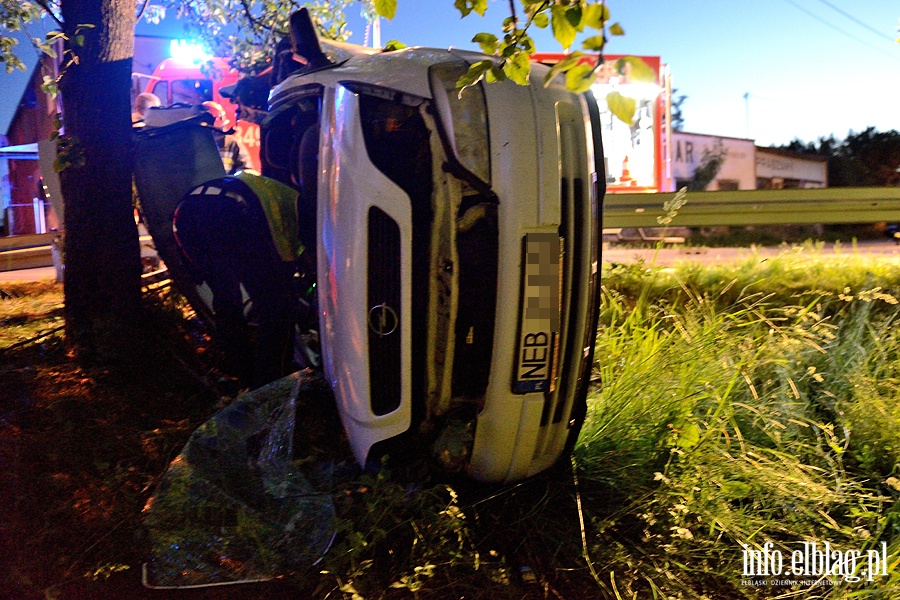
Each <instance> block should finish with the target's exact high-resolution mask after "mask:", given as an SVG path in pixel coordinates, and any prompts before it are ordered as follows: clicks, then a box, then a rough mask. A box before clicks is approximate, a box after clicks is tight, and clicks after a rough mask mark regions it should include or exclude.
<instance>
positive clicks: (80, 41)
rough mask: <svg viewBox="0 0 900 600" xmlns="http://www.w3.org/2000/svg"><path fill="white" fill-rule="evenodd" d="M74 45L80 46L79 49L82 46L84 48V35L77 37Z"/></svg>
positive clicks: (73, 41)
mask: <svg viewBox="0 0 900 600" xmlns="http://www.w3.org/2000/svg"><path fill="white" fill-rule="evenodd" d="M72 43H73V44H75V45H76V46H79V47H80V46H84V36H83V35H76V36H75V39H74V40H72Z"/></svg>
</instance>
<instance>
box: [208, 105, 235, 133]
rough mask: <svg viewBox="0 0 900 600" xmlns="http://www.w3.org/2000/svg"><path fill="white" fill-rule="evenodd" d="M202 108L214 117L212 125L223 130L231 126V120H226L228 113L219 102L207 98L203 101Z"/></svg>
mask: <svg viewBox="0 0 900 600" xmlns="http://www.w3.org/2000/svg"><path fill="white" fill-rule="evenodd" d="M203 108H205V109H206V110H207V111H208V112H209V114H211V115H212V116H213V117H215V119H216V121H215V123H214V125H215V127H216V129H221V130H222V131H225V130H227V129H230V128H231V121H229V120H228V115H226V114H225V109H224V108H222V105H221V104H219V103H218V102H213V101H212V100H209V101H207V102H204V103H203Z"/></svg>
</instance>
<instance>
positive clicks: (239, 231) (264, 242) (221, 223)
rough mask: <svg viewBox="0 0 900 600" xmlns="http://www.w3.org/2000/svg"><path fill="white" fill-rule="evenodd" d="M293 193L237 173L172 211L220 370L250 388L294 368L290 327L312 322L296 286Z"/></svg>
mask: <svg viewBox="0 0 900 600" xmlns="http://www.w3.org/2000/svg"><path fill="white" fill-rule="evenodd" d="M297 195H298V192H297V190H295V189H294V188H291V187H289V186H286V185H284V184H281V183H279V182H277V181H275V180H273V179H269V178H266V177H261V176H258V175H253V174H249V173H241V174H238V175H237V176H231V177H224V178H221V179H214V180H212V181H208V182H206V183H204V184H202V185H200V186H197V187H196V188H194V189H193V190H191V191H190V192H188V194H187V195H185V197H184V199H183V200H182V201H181V203H180V204H179V206H178V208H177V210H176V211H175V217H174V229H175V237H176V240H177V242H178V245H179V247H180V248H181V251H182V253H183V254H184V256H185V257H186V258H187V260H188V261H189V263H190V264H191V265H192V266H193V268H194V270H195V273H196V277H197V278H198V279H200V280H202V281H205V282H206V283H207V285H208V286H209V288H210V290H211V291H212V295H213V301H212V308H213V312H214V314H215V326H216V336H217V338H218V340H219V342H220V343H221V345H222V347H223V350H224V353H225V360H226V367H227V368H228V370H229V371H230V372H231V373H232V374H234V375H236V376H237V377H238V379H239V381H240V382H241V383H242V384H244V385H247V386H249V387H251V388H256V387H259V386H261V385H264V384H266V383H268V382H270V381H273V380H275V379H277V378H279V377H282V376H284V375H286V374H288V373H290V372H292V371H293V370H295V368H296V366H297V365H296V364H295V362H294V355H293V349H294V336H295V325H296V324H297V322H298V320H300V321H304V320H308V319H310V318H314V315H311V314H308V313H304V312H303V308H304V307H305V306H306V305H305V304H304V303H303V302H301V300H302V298H301V294H300V291H299V290H298V289H297V287H298V282H299V278H298V277H297V272H298V268H299V266H298V265H299V262H298V258H299V257H300V255H301V253H302V252H303V246H302V244H301V243H300V238H299V235H298V233H297ZM298 311H300V312H299V314H298Z"/></svg>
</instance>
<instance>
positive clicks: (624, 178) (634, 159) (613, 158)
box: [532, 53, 674, 193]
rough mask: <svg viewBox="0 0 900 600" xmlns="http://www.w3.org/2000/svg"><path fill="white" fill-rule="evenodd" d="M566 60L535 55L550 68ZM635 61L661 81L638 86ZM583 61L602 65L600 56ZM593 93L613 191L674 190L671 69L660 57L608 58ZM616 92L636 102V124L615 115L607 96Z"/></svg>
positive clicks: (609, 185)
mask: <svg viewBox="0 0 900 600" xmlns="http://www.w3.org/2000/svg"><path fill="white" fill-rule="evenodd" d="M564 58H566V55H565V54H554V53H539V54H535V55H534V56H532V60H533V61H535V62H539V63H544V64H550V65H552V64H554V63H557V62H559V61H561V60H563V59H564ZM633 58H638V59H640V60H642V61H643V63H644V64H646V65H647V66H648V67H649V68H650V69H652V71H653V72H654V74H655V81H653V82H644V81H635V80H633V79H632V78H631V77H629V73H630V70H631V67H632V65H633V64H634V63H633V61H632V59H633ZM581 60H582V61H584V62H587V63H590V64H591V65H592V66H593V65H596V64H597V60H598V56H597V55H586V56H584V57H583V58H582V59H581ZM591 89H592V91H593V92H594V96H595V97H596V98H597V104H598V105H599V107H600V119H601V123H602V130H601V133H602V137H603V154H604V159H605V162H606V185H607V191H608V192H610V193H635V192H638V193H639V192H671V191H674V178H673V176H672V168H671V156H672V154H671V150H670V143H669V140H670V139H671V138H672V135H671V134H672V132H671V129H672V128H671V97H672V90H671V84H670V78H669V75H668V67H667V66H666V65H664V64H662V63H661V61H660V58H659V57H658V56H638V57H630V56H624V55H611V54H608V55H605V56H604V64H603V65H602V66H601V67H600V68H599V69H598V70H597V80H596V82H595V83H594V85H593V86H592V88H591ZM611 92H619V93H620V94H621V95H622V96H625V97H627V98H631V99H634V100H635V103H636V105H635V112H634V119H633V121H632V122H631V123H630V124H629V123H624V122H623V121H621V120H620V119H618V118H617V117H615V116H614V115H613V114H612V112H611V111H610V110H609V106H608V104H607V96H608V95H609V94H610V93H611Z"/></svg>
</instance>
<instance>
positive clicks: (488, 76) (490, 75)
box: [484, 65, 506, 83]
mask: <svg viewBox="0 0 900 600" xmlns="http://www.w3.org/2000/svg"><path fill="white" fill-rule="evenodd" d="M484 80H485V81H487V82H488V83H497V82H498V81H506V73H504V72H503V68H502V67H498V66H496V65H495V66H493V67H491V69H490V70H489V71H488V72H487V73H485V74H484Z"/></svg>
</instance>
